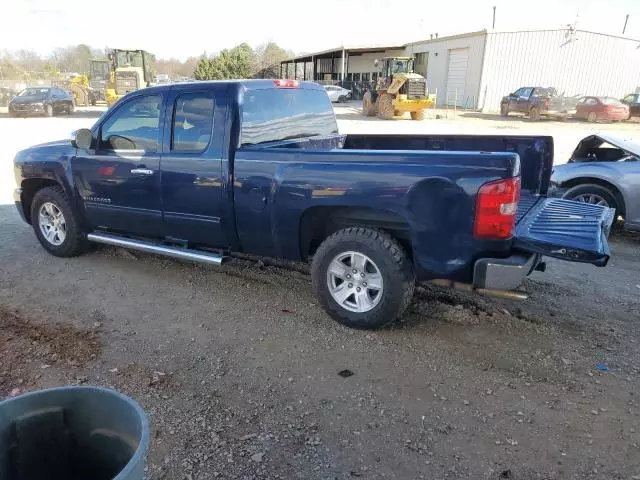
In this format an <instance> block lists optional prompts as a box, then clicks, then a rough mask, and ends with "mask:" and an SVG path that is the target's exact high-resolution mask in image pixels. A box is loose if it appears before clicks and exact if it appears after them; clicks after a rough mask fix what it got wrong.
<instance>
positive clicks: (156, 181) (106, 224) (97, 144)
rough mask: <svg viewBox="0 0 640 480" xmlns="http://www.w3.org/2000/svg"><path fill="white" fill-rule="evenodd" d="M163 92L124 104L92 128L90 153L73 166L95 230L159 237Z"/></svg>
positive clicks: (82, 152)
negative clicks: (92, 143) (101, 229)
mask: <svg viewBox="0 0 640 480" xmlns="http://www.w3.org/2000/svg"><path fill="white" fill-rule="evenodd" d="M165 95H166V93H165V92H156V93H147V94H145V93H140V94H139V95H135V96H132V97H131V98H128V99H126V100H124V101H123V102H122V103H120V104H119V105H118V106H116V107H115V108H114V109H113V111H111V112H108V113H107V115H106V117H105V118H104V119H103V120H102V121H101V122H100V123H99V124H97V125H96V127H95V128H94V130H93V131H94V136H95V137H96V138H95V141H94V145H92V148H91V149H87V150H81V149H78V151H77V154H76V157H75V158H74V159H73V160H72V172H73V177H74V182H75V185H76V188H77V189H78V192H79V194H80V196H81V197H82V200H83V202H84V208H85V211H86V217H87V219H88V220H89V222H90V223H91V225H92V226H93V227H94V228H103V229H108V230H115V231H122V232H125V233H131V234H138V235H144V236H150V237H154V236H161V234H162V231H163V225H162V211H161V210H162V208H161V198H160V146H161V144H162V128H161V118H162V115H161V113H162V108H163V98H164V96H165Z"/></svg>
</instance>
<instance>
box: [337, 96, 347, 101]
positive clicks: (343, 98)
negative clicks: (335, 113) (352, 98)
mask: <svg viewBox="0 0 640 480" xmlns="http://www.w3.org/2000/svg"><path fill="white" fill-rule="evenodd" d="M346 101H347V97H345V96H344V95H340V96H339V97H338V103H344V102H346Z"/></svg>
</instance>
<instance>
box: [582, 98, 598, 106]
mask: <svg viewBox="0 0 640 480" xmlns="http://www.w3.org/2000/svg"><path fill="white" fill-rule="evenodd" d="M585 103H586V104H587V105H597V104H598V100H596V99H595V98H593V97H591V98H588V99H587V101H586V102H585Z"/></svg>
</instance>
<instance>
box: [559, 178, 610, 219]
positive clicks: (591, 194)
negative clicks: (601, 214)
mask: <svg viewBox="0 0 640 480" xmlns="http://www.w3.org/2000/svg"><path fill="white" fill-rule="evenodd" d="M563 197H564V198H567V199H569V200H575V201H576V202H581V203H589V204H591V205H601V206H603V207H609V208H613V209H615V211H616V218H617V216H618V215H619V213H620V211H619V205H618V200H617V198H616V195H615V193H613V191H611V190H610V189H608V188H607V187H604V186H602V185H596V184H593V183H584V184H582V185H576V186H575V187H572V188H570V189H569V190H567V191H566V192H565V194H564V196H563Z"/></svg>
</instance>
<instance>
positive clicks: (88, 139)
mask: <svg viewBox="0 0 640 480" xmlns="http://www.w3.org/2000/svg"><path fill="white" fill-rule="evenodd" d="M71 143H72V144H73V146H74V147H76V148H82V149H87V148H91V144H92V143H93V133H92V132H91V130H89V129H88V128H81V129H80V130H76V131H75V132H74V133H73V140H72V141H71Z"/></svg>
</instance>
